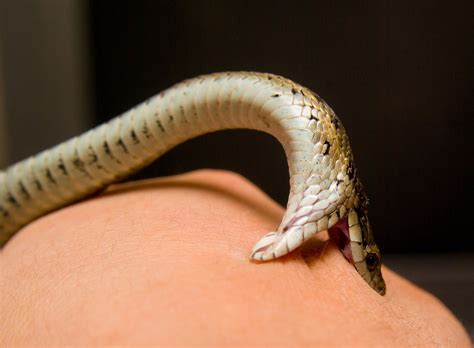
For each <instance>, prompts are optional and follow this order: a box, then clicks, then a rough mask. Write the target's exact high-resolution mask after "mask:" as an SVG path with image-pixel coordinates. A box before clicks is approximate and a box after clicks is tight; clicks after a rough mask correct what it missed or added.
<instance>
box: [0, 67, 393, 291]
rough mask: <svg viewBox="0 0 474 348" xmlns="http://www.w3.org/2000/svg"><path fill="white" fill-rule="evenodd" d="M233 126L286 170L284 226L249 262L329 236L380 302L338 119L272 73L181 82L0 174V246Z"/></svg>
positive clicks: (371, 245) (374, 252) (372, 252)
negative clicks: (267, 141)
mask: <svg viewBox="0 0 474 348" xmlns="http://www.w3.org/2000/svg"><path fill="white" fill-rule="evenodd" d="M236 128H249V129H255V130H259V131H263V132H266V133H269V134H271V135H273V136H274V137H276V138H277V139H278V140H279V141H280V143H281V144H282V145H283V148H284V150H285V153H286V155H287V159H288V166H289V172H290V194H289V198H288V204H287V209H286V212H285V214H284V217H283V220H282V222H281V224H280V226H279V227H278V228H277V229H276V230H275V231H273V232H270V233H268V234H266V235H265V236H264V237H263V238H262V239H261V240H260V241H259V242H257V243H256V245H255V247H254V249H253V251H252V254H251V257H252V258H253V259H256V260H263V261H264V260H270V259H274V258H278V257H280V256H282V255H285V254H287V253H288V252H290V251H292V250H294V249H296V248H297V247H299V246H300V245H301V244H303V243H304V242H305V241H306V240H308V239H309V238H310V237H312V236H313V235H314V234H316V233H317V232H320V231H323V230H327V229H329V231H330V235H331V236H333V237H334V238H335V239H336V240H337V241H338V244H339V245H340V247H341V250H343V252H344V255H345V256H346V257H347V258H348V260H349V261H350V262H352V263H353V264H354V265H355V267H356V269H357V271H358V272H359V273H360V274H361V276H362V277H363V278H364V279H365V280H366V281H367V282H368V283H369V284H370V285H371V286H372V287H373V288H374V289H375V290H376V291H378V292H379V293H381V294H384V293H385V283H384V281H383V278H382V275H381V272H380V252H379V250H378V248H377V246H376V244H375V242H374V240H373V236H372V232H371V229H370V225H369V222H368V217H367V199H366V196H365V194H364V192H363V189H362V185H361V183H360V180H359V178H358V176H357V171H356V168H355V166H354V161H353V157H352V153H351V149H350V146H349V140H348V137H347V135H346V133H345V131H344V127H343V126H342V123H341V121H340V120H339V119H338V117H337V116H336V115H335V113H334V112H333V110H332V109H331V108H330V107H329V106H328V105H327V104H326V103H325V102H324V101H323V100H322V99H321V98H320V97H319V96H317V95H316V94H315V93H313V92H312V91H310V90H309V89H307V88H305V87H302V86H300V85H298V84H296V83H294V82H292V81H290V80H288V79H285V78H283V77H280V76H276V75H272V74H264V73H250V72H229V73H217V74H211V75H206V76H201V77H197V78H194V79H190V80H186V81H184V82H181V83H179V84H177V85H175V86H173V87H171V88H169V89H167V90H165V91H163V92H161V93H160V94H158V95H156V96H154V97H152V98H150V99H148V100H147V101H145V102H143V103H142V104H140V105H138V106H136V107H134V108H133V109H131V110H129V111H127V112H125V113H124V114H122V115H120V116H118V117H116V118H114V119H112V120H111V121H109V122H107V123H105V124H103V125H100V126H98V127H96V128H94V129H92V130H90V131H88V132H86V133H84V134H83V135H80V136H78V137H75V138H72V139H70V140H68V141H66V142H64V143H61V144H59V145H57V146H55V147H53V148H51V149H49V150H46V151H43V152H41V153H39V154H38V155H36V156H32V157H30V158H27V159H25V160H23V161H21V162H19V163H16V164H14V165H12V166H10V167H9V168H7V169H6V171H4V172H0V245H3V244H5V243H6V242H7V241H8V240H9V239H10V237H11V236H12V235H13V234H14V233H16V232H17V231H18V230H19V229H20V228H21V227H22V226H24V225H26V224H27V223H29V222H31V221H32V220H34V219H36V218H38V217H40V216H41V215H44V214H46V213H48V212H50V211H53V210H55V209H58V208H60V207H62V206H64V205H66V204H69V203H72V202H74V201H76V200H78V199H80V198H83V197H85V196H87V195H89V194H91V193H93V192H96V191H97V190H99V189H101V188H103V187H105V186H107V185H109V184H111V183H113V182H116V181H118V180H120V179H123V178H125V177H127V176H128V175H130V174H131V173H134V172H136V171H138V170H139V169H140V168H143V167H144V166H146V165H147V164H149V163H150V162H152V161H154V160H155V159H157V158H158V157H159V156H160V155H162V154H163V153H165V152H166V151H168V150H169V149H171V148H173V147H174V146H176V145H178V144H180V143H182V142H185V141H186V140H188V139H191V138H194V137H197V136H199V135H202V134H205V133H209V132H214V131H218V130H222V129H236ZM337 231H340V232H341V233H336V232H337ZM344 236H345V237H344ZM344 238H345V239H344Z"/></svg>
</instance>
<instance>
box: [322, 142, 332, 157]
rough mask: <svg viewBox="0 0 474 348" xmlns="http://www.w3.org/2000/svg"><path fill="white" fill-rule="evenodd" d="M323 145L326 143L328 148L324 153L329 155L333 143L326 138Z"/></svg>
mask: <svg viewBox="0 0 474 348" xmlns="http://www.w3.org/2000/svg"><path fill="white" fill-rule="evenodd" d="M323 145H326V150H324V153H323V155H327V154H328V153H329V149H330V148H331V144H330V143H329V141H327V140H326V141H325V142H324V144H323Z"/></svg>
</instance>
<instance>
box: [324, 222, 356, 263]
mask: <svg viewBox="0 0 474 348" xmlns="http://www.w3.org/2000/svg"><path fill="white" fill-rule="evenodd" d="M328 232H329V237H330V238H331V239H332V240H333V241H334V242H335V243H336V245H337V247H338V248H339V249H340V250H341V251H342V253H343V254H344V256H345V257H346V259H347V260H348V261H349V262H350V263H352V264H354V259H353V257H352V249H351V239H350V237H349V223H348V221H347V217H345V218H342V219H341V220H339V221H338V222H337V223H336V224H335V225H334V226H333V227H331V228H330V229H329V230H328Z"/></svg>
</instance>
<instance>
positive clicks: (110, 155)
mask: <svg viewBox="0 0 474 348" xmlns="http://www.w3.org/2000/svg"><path fill="white" fill-rule="evenodd" d="M102 147H103V148H104V152H105V154H106V155H107V156H109V157H110V158H111V159H113V160H115V162H117V163H118V164H122V162H120V161H119V160H118V159H117V158H116V157H115V156H114V154H113V153H112V151H111V150H110V147H109V143H107V141H104V143H103V144H102Z"/></svg>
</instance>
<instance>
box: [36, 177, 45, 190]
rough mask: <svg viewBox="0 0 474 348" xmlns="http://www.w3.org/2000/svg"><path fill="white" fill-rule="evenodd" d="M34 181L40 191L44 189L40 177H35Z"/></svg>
mask: <svg viewBox="0 0 474 348" xmlns="http://www.w3.org/2000/svg"><path fill="white" fill-rule="evenodd" d="M34 183H35V185H36V189H37V190H38V191H43V185H41V183H40V182H39V180H38V179H34Z"/></svg>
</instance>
